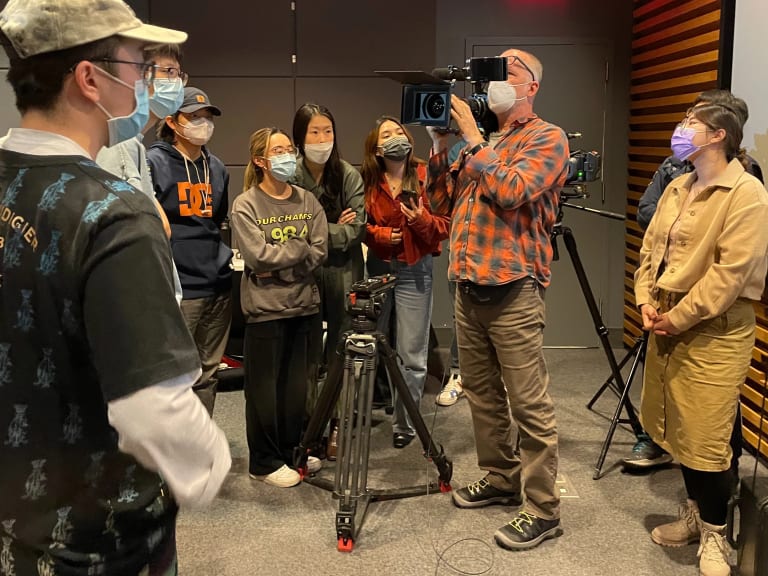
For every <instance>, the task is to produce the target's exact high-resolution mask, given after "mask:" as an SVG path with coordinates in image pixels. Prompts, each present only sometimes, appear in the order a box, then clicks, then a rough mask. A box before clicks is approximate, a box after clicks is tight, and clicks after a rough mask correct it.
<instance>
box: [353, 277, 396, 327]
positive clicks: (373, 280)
mask: <svg viewBox="0 0 768 576" xmlns="http://www.w3.org/2000/svg"><path fill="white" fill-rule="evenodd" d="M396 283H397V277H396V276H394V275H393V274H384V275H383V276H372V277H370V278H366V279H364V280H359V281H358V282H355V283H354V284H352V286H351V287H350V289H349V292H348V293H347V302H346V311H347V314H349V315H350V316H353V317H355V318H365V319H367V320H373V321H375V320H377V319H378V318H379V316H381V311H382V310H383V308H384V303H385V302H386V301H387V298H389V293H390V292H391V291H392V290H394V289H395V284H396Z"/></svg>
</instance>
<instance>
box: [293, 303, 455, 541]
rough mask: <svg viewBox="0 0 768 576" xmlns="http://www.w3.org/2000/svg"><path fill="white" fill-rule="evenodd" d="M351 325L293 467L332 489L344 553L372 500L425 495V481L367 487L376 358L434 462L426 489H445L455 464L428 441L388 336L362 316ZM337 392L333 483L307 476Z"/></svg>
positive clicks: (310, 420) (427, 456) (295, 455)
mask: <svg viewBox="0 0 768 576" xmlns="http://www.w3.org/2000/svg"><path fill="white" fill-rule="evenodd" d="M352 325H353V329H352V330H350V331H348V332H345V333H344V334H343V335H342V336H341V338H340V340H339V343H338V345H337V348H336V354H335V355H334V357H333V359H332V360H331V366H330V367H329V370H328V376H327V379H326V382H325V386H324V387H323V390H322V392H321V393H320V397H319V398H318V401H317V405H316V406H315V410H314V412H313V413H312V416H311V417H310V419H309V423H308V425H307V429H306V431H305V433H304V436H303V438H302V440H301V443H300V444H299V446H298V447H296V448H295V449H294V465H295V467H296V468H297V469H298V470H299V473H300V474H301V475H302V477H304V481H305V482H307V483H308V484H313V485H315V486H318V487H319V488H322V489H324V490H332V491H333V496H334V498H335V499H338V500H339V511H338V512H337V513H336V536H337V547H338V549H339V551H342V552H351V551H352V548H353V545H354V541H355V540H356V539H357V536H358V533H359V531H360V526H361V524H362V522H363V519H364V518H365V513H366V510H367V508H368V504H369V503H370V502H374V501H378V500H394V499H397V498H409V497H411V496H423V495H424V493H425V487H424V485H419V486H413V487H408V488H399V489H393V490H371V489H369V488H368V486H367V482H368V456H369V452H370V437H371V408H372V403H373V387H374V384H375V380H376V369H377V366H378V360H379V359H381V360H383V362H384V365H385V367H386V370H387V373H388V374H389V378H390V380H391V381H392V383H393V385H394V387H395V389H396V390H397V393H398V395H399V397H400V399H401V400H402V401H403V404H404V405H405V410H406V412H407V413H408V415H409V416H410V418H411V422H412V423H413V426H414V428H415V429H416V434H417V435H418V437H419V440H420V441H421V445H422V447H423V449H424V456H425V458H427V459H430V460H432V462H433V463H434V464H435V466H436V467H437V470H438V478H439V482H438V483H437V484H435V483H434V482H430V483H429V486H428V491H429V492H435V493H436V492H449V491H450V490H451V484H450V482H451V477H452V476H453V463H452V462H451V461H450V460H449V459H448V458H447V457H446V455H445V452H444V451H443V447H442V446H439V447H438V446H437V445H436V444H435V443H434V441H433V440H432V436H431V435H430V433H429V430H428V429H427V426H426V424H424V420H423V418H422V417H421V413H420V412H419V407H418V406H417V405H416V402H414V400H413V398H412V397H411V394H410V391H409V390H408V386H407V385H406V383H405V380H404V379H403V375H402V373H401V372H400V368H399V367H398V365H397V352H395V351H394V350H393V349H392V347H391V346H390V345H389V341H388V340H387V337H386V336H384V335H383V334H381V333H380V332H377V331H375V327H376V323H375V322H374V321H371V320H368V319H366V318H355V319H354V320H353V323H352ZM340 394H341V395H342V408H341V409H342V414H340V415H339V446H338V452H337V460H336V472H335V475H334V482H333V484H331V483H330V482H329V481H328V480H326V479H323V478H316V477H310V476H307V457H308V455H309V452H310V451H311V450H312V449H313V448H315V447H317V446H318V445H319V443H320V440H321V436H322V433H323V430H325V426H326V424H327V423H328V420H329V419H330V417H331V414H332V413H333V409H334V407H335V405H336V400H337V399H338V398H339V395H340Z"/></svg>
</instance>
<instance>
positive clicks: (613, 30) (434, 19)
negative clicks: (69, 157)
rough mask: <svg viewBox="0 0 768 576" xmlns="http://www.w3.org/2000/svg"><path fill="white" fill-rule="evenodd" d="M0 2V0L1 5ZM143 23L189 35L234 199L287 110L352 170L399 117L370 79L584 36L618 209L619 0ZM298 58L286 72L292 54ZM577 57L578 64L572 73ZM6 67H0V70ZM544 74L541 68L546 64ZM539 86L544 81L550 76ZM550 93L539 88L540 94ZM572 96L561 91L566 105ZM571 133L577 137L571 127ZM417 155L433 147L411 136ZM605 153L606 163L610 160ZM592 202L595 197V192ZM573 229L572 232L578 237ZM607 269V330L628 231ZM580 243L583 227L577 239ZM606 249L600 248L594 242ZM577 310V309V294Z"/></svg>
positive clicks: (150, 13) (394, 99) (626, 35)
mask: <svg viewBox="0 0 768 576" xmlns="http://www.w3.org/2000/svg"><path fill="white" fill-rule="evenodd" d="M4 4H5V2H4V1H3V0H0V7H1V6H3V5H4ZM129 4H131V5H132V6H133V7H134V9H135V10H136V12H137V14H138V15H139V17H141V18H142V19H145V20H149V21H151V22H152V23H155V24H160V25H168V26H173V27H177V28H181V29H183V30H186V31H187V32H189V34H190V39H189V41H188V42H187V44H186V46H185V59H186V61H185V69H186V70H187V71H188V72H189V73H190V76H191V80H190V85H196V86H199V87H201V88H203V89H204V90H206V91H207V92H208V93H209V96H210V97H211V100H212V101H213V102H214V103H215V104H216V105H217V106H219V107H221V108H222V110H223V112H224V114H223V116H222V117H221V118H220V119H218V120H217V127H216V133H215V135H214V137H213V140H212V141H211V149H212V151H213V152H214V153H215V154H217V155H218V156H220V157H221V158H222V159H223V160H224V162H225V163H226V164H227V165H228V167H229V169H230V172H231V182H232V190H231V197H234V196H235V194H236V193H237V192H239V190H240V187H241V185H242V175H243V171H244V166H245V164H246V162H247V158H248V151H247V146H248V137H249V135H250V134H251V133H252V132H253V131H254V130H256V129H258V128H261V127H262V126H267V125H276V126H280V127H282V128H284V129H286V130H290V128H291V122H292V118H293V112H294V110H295V109H296V107H297V106H298V105H300V104H301V103H303V102H305V101H308V100H313V101H317V102H320V103H323V104H325V105H327V106H328V107H329V108H330V109H331V110H332V111H333V113H334V115H335V116H336V120H337V124H338V140H339V144H340V146H341V150H342V153H343V155H344V157H345V158H346V159H347V160H349V161H350V162H352V163H354V164H359V162H360V160H361V157H362V143H363V139H364V137H365V135H366V134H367V132H368V131H369V129H370V128H371V127H372V125H373V123H374V121H375V119H376V118H377V117H378V116H379V115H381V114H385V113H386V114H393V115H398V114H399V108H400V87H399V86H398V85H397V84H396V83H395V82H393V81H391V80H387V79H385V78H381V77H379V76H377V75H376V74H374V70H398V69H399V70H427V71H429V70H431V69H432V68H433V67H435V66H444V65H447V64H456V65H462V64H463V62H464V60H465V58H466V57H468V56H470V55H472V54H471V48H470V46H471V45H472V43H473V42H477V41H478V39H480V40H482V38H485V37H494V38H496V39H499V38H517V39H524V38H530V37H536V38H537V39H538V40H539V41H542V40H544V41H546V39H547V38H565V37H567V38H590V39H599V40H601V41H605V42H607V43H609V44H610V46H612V47H613V51H614V58H613V64H612V70H611V74H612V78H611V82H610V83H609V90H610V92H609V95H608V109H607V119H606V142H605V146H604V151H605V152H606V154H605V168H604V179H605V191H606V192H605V201H604V202H602V205H603V207H604V208H605V209H607V210H612V211H616V212H623V210H624V205H625V195H626V191H625V188H626V186H625V180H626V142H627V133H626V132H627V110H628V90H629V67H630V39H631V26H632V17H631V12H632V5H631V3H630V2H616V1H615V0H547V1H542V2H533V1H531V0H474V1H473V2H471V3H467V2H466V1H464V0H439V1H438V0H419V1H413V0H388V1H387V2H385V3H382V2H359V1H356V0H296V2H295V5H296V13H295V15H294V14H293V13H292V12H291V2H290V0H259V2H252V3H245V2H240V1H236V0H218V1H217V2H208V1H203V0H130V1H129ZM293 54H295V55H296V62H295V63H293V61H292V55H293ZM579 65H580V63H579V62H578V59H576V60H575V61H574V62H573V66H574V67H578V66H579ZM6 66H7V63H6V60H5V58H4V56H3V57H0V67H2V68H4V67H6ZM545 66H546V62H545ZM544 82H545V83H546V82H547V79H546V77H545V80H544ZM545 86H546V84H545ZM562 97H563V98H564V99H567V98H569V95H568V93H567V91H565V92H564V93H563V95H562ZM17 122H18V115H17V114H16V111H15V109H14V106H13V98H12V95H11V93H10V90H9V88H8V86H7V84H6V83H5V82H3V83H1V84H0V133H3V132H5V130H6V129H7V128H8V127H10V126H13V125H16V124H17ZM568 129H570V130H573V129H578V126H569V127H568ZM413 134H414V136H415V137H416V138H417V143H418V150H417V153H418V154H420V155H421V156H424V157H426V155H427V151H428V146H429V142H428V139H427V137H426V135H425V133H424V130H423V129H420V128H414V129H413ZM608 151H610V153H608ZM597 194H598V195H599V194H600V193H599V192H597ZM574 228H575V227H574ZM599 228H600V229H601V230H603V229H607V230H608V232H607V234H609V240H608V241H607V242H606V244H605V255H604V258H605V260H606V262H605V266H604V268H603V269H601V270H600V271H599V272H600V273H599V274H598V275H597V276H595V277H593V276H592V275H590V280H591V281H592V283H593V285H595V292H596V293H598V294H599V295H600V299H601V304H602V306H603V317H604V320H605V323H606V325H607V326H608V327H609V328H612V329H614V328H615V329H620V326H621V321H622V279H623V240H622V239H623V228H622V226H621V224H620V223H618V224H611V225H608V226H605V225H601V226H600V227H599ZM574 231H575V232H576V234H577V235H578V236H583V235H589V234H590V230H589V229H579V230H576V229H574ZM601 241H602V239H601ZM445 259H446V258H445V257H441V258H440V259H439V262H438V266H437V269H436V272H435V278H436V282H435V307H434V323H435V325H436V326H437V327H447V326H449V324H450V319H451V312H450V306H449V301H448V291H447V287H446V283H445V282H443V281H442V279H443V278H445ZM572 297H573V301H574V306H583V298H582V296H581V294H580V293H579V289H578V286H577V285H574V286H573V293H572Z"/></svg>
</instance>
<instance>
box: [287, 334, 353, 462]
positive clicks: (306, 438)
mask: <svg viewBox="0 0 768 576" xmlns="http://www.w3.org/2000/svg"><path fill="white" fill-rule="evenodd" d="M342 338H343V339H346V336H343V337H342ZM342 344H343V341H342V342H340V343H339V346H342ZM343 369H344V361H343V357H342V356H340V355H339V354H335V355H334V356H333V359H332V360H331V365H330V367H329V368H328V375H327V376H326V378H325V385H324V386H323V390H322V391H321V392H320V396H319V397H318V399H317V404H316V405H315V409H314V411H313V412H312V416H310V418H309V422H308V423H307V429H306V430H305V431H304V435H303V436H302V438H301V442H300V443H299V445H298V446H297V447H296V448H295V449H294V451H293V464H294V467H295V468H296V469H297V470H299V473H300V474H301V475H302V476H305V475H306V473H307V456H308V453H309V451H310V450H312V449H313V448H316V447H317V446H318V445H319V443H320V441H321V439H322V435H323V430H325V425H326V424H328V420H329V419H330V418H331V415H332V413H333V409H334V407H335V406H336V400H337V399H338V397H339V393H340V392H341V376H342V371H343Z"/></svg>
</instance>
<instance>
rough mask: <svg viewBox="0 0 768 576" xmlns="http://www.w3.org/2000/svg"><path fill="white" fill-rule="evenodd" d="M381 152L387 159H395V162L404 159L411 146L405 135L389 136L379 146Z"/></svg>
mask: <svg viewBox="0 0 768 576" xmlns="http://www.w3.org/2000/svg"><path fill="white" fill-rule="evenodd" d="M380 148H381V154H382V156H384V158H387V159H388V160H395V161H397V162H399V161H401V160H405V159H406V158H407V157H408V154H410V153H411V150H412V149H413V146H411V143H410V142H409V141H408V138H406V137H405V136H395V137H393V138H390V139H389V140H387V141H386V142H384V144H382V145H381V146H380Z"/></svg>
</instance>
